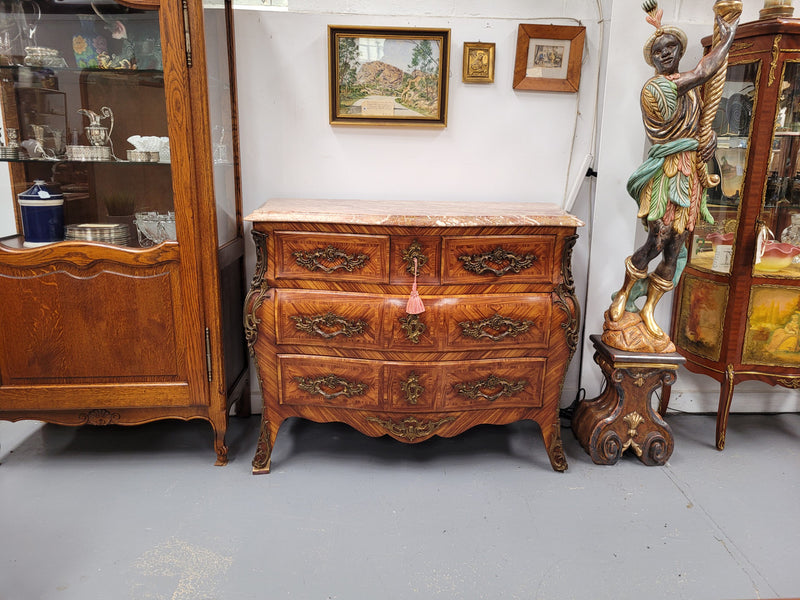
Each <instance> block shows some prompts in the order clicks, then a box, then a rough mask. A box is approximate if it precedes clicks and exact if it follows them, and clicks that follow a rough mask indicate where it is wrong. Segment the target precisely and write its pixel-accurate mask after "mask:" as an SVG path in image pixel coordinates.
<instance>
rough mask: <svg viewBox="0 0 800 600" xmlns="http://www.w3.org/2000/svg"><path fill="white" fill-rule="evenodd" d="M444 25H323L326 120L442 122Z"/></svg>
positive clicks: (447, 35)
mask: <svg viewBox="0 0 800 600" xmlns="http://www.w3.org/2000/svg"><path fill="white" fill-rule="evenodd" d="M449 60H450V30H449V29H420V28H399V27H388V28H387V27H347V26H341V25H329V26H328V73H329V75H328V79H329V85H330V122H331V124H332V125H406V126H409V125H411V126H433V127H444V126H445V125H446V124H447V74H448V70H449Z"/></svg>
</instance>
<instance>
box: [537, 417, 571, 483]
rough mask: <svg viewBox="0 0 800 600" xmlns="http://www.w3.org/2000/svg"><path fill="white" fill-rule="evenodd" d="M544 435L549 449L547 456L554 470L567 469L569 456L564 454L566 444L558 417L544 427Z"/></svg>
mask: <svg viewBox="0 0 800 600" xmlns="http://www.w3.org/2000/svg"><path fill="white" fill-rule="evenodd" d="M542 437H543V438H544V445H545V448H546V449H547V457H548V458H549V459H550V466H551V467H553V470H554V471H559V472H564V471H566V470H567V466H568V465H567V458H566V456H565V455H564V445H563V443H562V442H561V423H560V422H559V420H558V419H556V421H555V422H554V423H553V424H551V425H550V426H549V427H548V426H543V427H542Z"/></svg>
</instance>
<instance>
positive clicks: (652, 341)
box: [602, 311, 675, 354]
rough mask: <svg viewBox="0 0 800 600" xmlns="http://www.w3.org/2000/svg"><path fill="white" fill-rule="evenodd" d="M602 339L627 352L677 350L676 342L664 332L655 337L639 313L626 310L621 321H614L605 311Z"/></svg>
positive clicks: (662, 352)
mask: <svg viewBox="0 0 800 600" xmlns="http://www.w3.org/2000/svg"><path fill="white" fill-rule="evenodd" d="M602 340H603V342H604V343H605V344H607V345H609V346H611V347H612V348H617V349H618V350H624V351H627V352H655V353H657V354H670V353H673V352H675V344H673V343H672V340H670V339H669V336H668V335H666V334H664V335H663V336H661V337H654V336H653V335H652V334H651V333H650V332H649V331H648V330H647V327H645V324H644V321H642V317H641V316H639V313H632V312H627V311H626V312H625V313H623V315H622V317H621V318H620V320H619V321H612V320H611V318H610V317H609V314H608V311H606V312H605V321H604V323H603V336H602Z"/></svg>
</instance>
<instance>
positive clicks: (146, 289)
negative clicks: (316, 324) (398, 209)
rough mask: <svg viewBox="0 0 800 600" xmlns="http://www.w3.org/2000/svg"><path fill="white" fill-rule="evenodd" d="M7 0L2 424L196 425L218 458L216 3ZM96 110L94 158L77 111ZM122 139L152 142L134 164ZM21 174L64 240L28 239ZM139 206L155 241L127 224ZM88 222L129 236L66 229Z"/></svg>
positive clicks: (221, 102) (223, 88)
mask: <svg viewBox="0 0 800 600" xmlns="http://www.w3.org/2000/svg"><path fill="white" fill-rule="evenodd" d="M22 4H25V5H26V8H27V10H24V12H23V13H22V14H13V13H9V14H7V15H6V16H7V17H8V18H6V19H3V20H2V21H0V29H2V31H0V36H2V38H1V39H3V40H4V42H8V43H7V44H4V46H3V47H2V49H1V50H0V93H1V94H2V96H1V98H0V100H1V101H2V116H3V124H4V129H5V131H4V133H5V136H4V137H5V142H6V143H8V142H9V139H10V136H9V133H10V131H16V132H17V134H18V140H19V142H20V145H21V146H22V148H21V149H20V150H19V153H18V156H15V155H13V154H11V155H9V154H8V153H5V154H4V158H3V160H5V161H6V162H7V163H8V167H9V172H10V175H11V188H12V189H11V194H10V195H7V196H6V197H5V198H0V202H3V203H5V205H6V210H5V211H4V212H6V213H7V214H11V211H10V207H11V206H13V209H14V210H13V214H14V221H15V223H11V224H10V226H9V225H6V226H5V229H6V230H5V231H0V304H2V306H3V310H2V311H0V419H6V420H12V421H16V420H20V419H35V420H41V421H47V422H52V423H59V424H63V425H82V424H92V425H106V424H121V425H134V424H140V423H145V422H149V421H153V420H157V419H167V418H174V419H183V420H188V419H204V420H206V421H208V422H209V423H210V424H211V426H212V428H213V430H214V433H215V436H214V448H215V450H216V456H217V464H225V462H226V461H227V448H226V446H225V432H226V429H227V423H228V415H229V413H230V409H231V406H232V404H234V403H235V402H236V401H237V400H238V401H240V404H239V406H244V403H245V402H246V401H247V399H248V390H249V383H248V361H247V346H246V343H245V339H244V329H243V325H242V322H241V307H242V305H243V302H244V291H245V289H246V288H245V283H244V244H243V239H242V219H241V198H240V191H239V172H238V169H239V166H238V148H237V144H238V140H237V138H236V131H237V130H236V115H235V110H234V109H235V106H236V89H235V72H234V70H233V64H234V61H233V58H234V57H233V50H232V49H233V40H232V36H233V30H232V7H231V3H230V2H229V1H228V0H224V1H223V0H218V1H216V2H207V1H206V0H184V1H183V2H176V1H172V0H170V1H167V0H161V1H159V0H122V1H120V2H119V3H117V4H115V3H113V2H99V3H94V4H92V3H90V2H89V1H88V0H87V1H85V2H83V1H81V0H73V1H70V2H60V1H58V0H27V1H26V2H25V3H22ZM34 4H35V5H36V6H38V8H39V9H40V12H41V16H40V17H38V18H37V13H38V12H39V11H38V10H35V9H34V8H32V6H33V5H34ZM20 6H21V4H20V3H16V4H5V5H3V10H13V8H14V7H17V9H18V10H21V9H20V8H19V7H20ZM30 47H35V48H39V50H38V51H37V50H35V49H34V50H31V49H30ZM104 108H108V109H110V112H111V114H112V115H113V128H112V127H110V125H111V124H112V123H111V121H110V119H104V120H103V121H102V124H103V125H104V126H107V127H109V132H108V134H109V138H110V142H109V143H108V144H104V145H106V146H109V147H110V150H104V152H108V155H107V156H105V157H100V158H102V159H99V158H98V157H97V156H94V155H92V154H91V153H88V151H87V150H86V149H91V148H92V144H91V142H90V140H89V139H88V137H87V133H88V130H86V129H85V127H86V126H87V125H88V124H89V121H88V120H87V118H86V116H85V114H84V113H82V112H79V111H81V110H89V111H93V112H95V113H98V114H100V113H101V112H102V111H103V109H104ZM37 131H38V134H39V141H41V142H42V143H40V144H38V145H37V144H36V143H35V142H36V141H37V138H36V132H37ZM133 136H148V137H152V138H154V139H153V140H151V142H152V143H156V142H157V143H158V146H157V148H156V150H155V151H154V153H153V154H150V155H148V156H147V159H148V160H147V161H146V162H139V161H134V160H131V158H133V156H129V155H128V150H135V149H136V148H135V146H134V144H133V143H132V142H131V141H129V138H132V137H133ZM155 138H161V139H160V140H156V139H155ZM167 139H168V144H166V143H164V141H165V140H167ZM31 142H34V143H31ZM140 157H141V156H140ZM140 157H136V158H140ZM36 179H42V180H44V181H45V182H46V184H47V185H48V186H49V187H50V188H51V189H52V190H55V191H56V192H61V193H63V195H64V223H65V225H66V226H67V227H66V228H65V229H67V239H66V240H65V241H58V242H55V243H52V244H47V245H43V246H38V247H26V245H25V243H24V242H25V239H24V233H25V232H24V227H23V222H22V218H21V211H20V207H19V204H18V202H17V201H16V197H17V194H19V193H20V192H22V191H24V190H26V189H27V188H29V187H30V186H31V184H32V183H33V181H34V180H36ZM146 212H151V213H156V214H158V215H160V217H159V218H160V219H162V220H163V221H164V222H163V223H162V224H161V225H159V227H161V228H160V229H158V230H157V235H153V231H152V230H151V231H150V235H149V236H148V235H143V234H142V232H143V230H144V229H143V228H144V217H143V213H146ZM173 218H174V227H173V226H172V225H171V219H173ZM87 224H90V225H92V226H94V227H96V228H97V230H100V229H101V228H102V227H108V226H111V225H115V226H118V228H117V229H115V230H114V231H115V232H121V231H124V230H127V234H128V237H127V239H125V236H124V234H121V233H120V235H118V236H116V235H115V236H114V237H103V238H100V239H99V240H98V241H87V239H86V238H85V237H82V234H80V235H77V236H76V234H75V230H76V229H77V230H78V232H79V233H80V232H82V231H84V230H83V229H81V228H74V227H70V226H74V225H87ZM95 239H96V240H97V238H95Z"/></svg>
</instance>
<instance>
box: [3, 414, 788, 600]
mask: <svg viewBox="0 0 800 600" xmlns="http://www.w3.org/2000/svg"><path fill="white" fill-rule="evenodd" d="M668 422H669V423H670V426H671V427H672V429H673V432H674V437H675V451H674V453H673V455H672V457H671V458H670V460H669V462H668V464H667V465H665V466H664V467H645V466H644V465H642V464H641V463H640V462H639V461H638V460H636V459H635V458H634V457H633V456H628V455H626V457H625V458H624V459H623V460H621V461H620V462H619V463H618V464H617V465H615V466H612V467H600V466H597V465H594V464H593V463H592V462H591V461H590V459H589V457H588V456H587V455H586V454H585V453H584V452H583V450H582V449H581V448H580V446H579V445H578V444H577V442H576V441H575V439H574V437H573V436H572V433H571V431H570V430H569V429H564V430H563V434H564V442H565V451H566V454H567V459H568V461H569V470H568V471H567V472H566V473H555V472H553V471H551V470H550V466H549V463H548V460H547V457H546V453H545V451H544V446H543V443H542V441H541V438H540V436H539V431H538V427H537V426H536V425H535V424H533V423H530V422H524V423H517V424H514V425H510V426H507V427H490V426H482V427H478V428H476V429H473V430H471V431H468V432H467V433H465V434H464V435H462V436H460V437H458V438H454V439H441V438H434V439H432V440H431V441H429V442H426V443H423V444H418V445H414V446H410V445H405V444H400V443H397V442H394V441H392V440H390V439H388V438H380V439H371V438H366V437H364V436H362V435H360V434H358V433H357V432H355V431H353V430H351V429H349V428H348V427H346V426H342V425H336V424H334V425H318V424H314V423H309V422H305V421H300V420H295V419H293V420H290V421H288V422H287V423H285V424H284V426H283V428H282V429H281V431H280V433H279V436H278V441H277V444H276V449H275V453H274V454H273V472H272V473H271V474H270V475H262V476H258V477H254V476H252V475H251V474H250V460H251V459H252V455H253V451H254V448H255V441H256V437H257V434H258V418H257V417H253V418H246V419H232V423H231V430H230V433H229V446H230V456H231V462H230V464H229V465H228V466H226V467H214V466H213V462H214V452H213V450H212V435H211V428H210V426H208V425H207V424H205V423H203V422H192V423H183V422H161V423H153V424H150V425H144V426H140V427H134V428H123V427H106V428H98V427H90V426H87V427H84V428H68V427H58V426H53V425H45V426H41V425H38V424H37V425H31V424H30V423H14V424H11V423H0V445H1V446H0V462H2V465H0V599H1V600H50V599H63V600H71V599H75V600H78V599H80V600H90V599H91V600H95V599H100V598H103V599H113V600H124V599H136V600H140V599H172V600H211V599H219V600H236V599H240V598H241V599H245V598H248V599H249V598H253V599H258V600H261V599H270V600H274V599H276V598H299V599H302V600H332V599H337V600H344V599H348V600H390V599H410V598H424V599H430V598H448V599H453V598H464V599H468V600H476V599H483V598H486V599H492V600H495V599H517V598H518V599H524V600H530V599H539V598H541V599H557V600H566V599H570V598H580V599H583V598H586V599H592V600H598V599H600V600H602V599H612V598H613V599H615V600H617V599H628V598H647V599H648V600H657V599H660V598H687V599H692V600H697V599H703V600H705V599H721V598H730V599H744V598H778V597H784V598H785V597H791V596H795V597H796V596H800V561H799V560H798V559H800V552H799V551H798V545H799V544H800V515H799V514H798V512H800V511H799V510H798V509H800V415H797V414H791V415H771V416H770V415H739V414H733V415H731V418H730V425H729V428H728V436H727V440H728V447H727V449H726V450H725V451H724V452H718V451H716V450H715V449H714V448H713V440H714V417H713V416H707V415H673V416H670V417H669V418H668Z"/></svg>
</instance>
